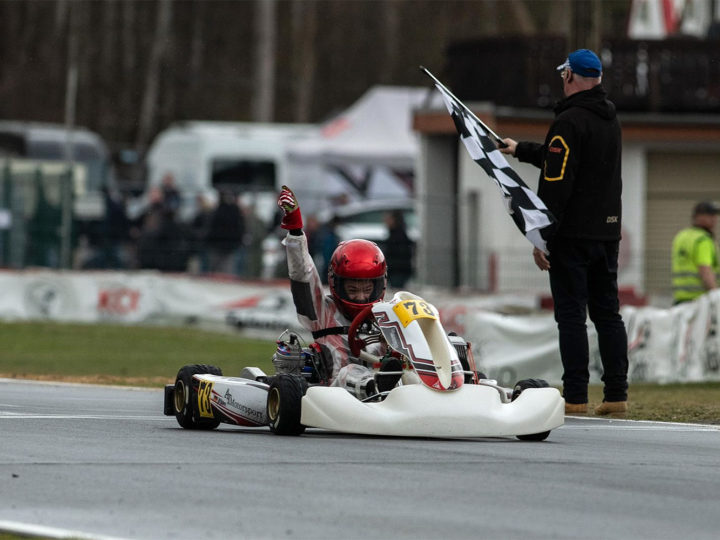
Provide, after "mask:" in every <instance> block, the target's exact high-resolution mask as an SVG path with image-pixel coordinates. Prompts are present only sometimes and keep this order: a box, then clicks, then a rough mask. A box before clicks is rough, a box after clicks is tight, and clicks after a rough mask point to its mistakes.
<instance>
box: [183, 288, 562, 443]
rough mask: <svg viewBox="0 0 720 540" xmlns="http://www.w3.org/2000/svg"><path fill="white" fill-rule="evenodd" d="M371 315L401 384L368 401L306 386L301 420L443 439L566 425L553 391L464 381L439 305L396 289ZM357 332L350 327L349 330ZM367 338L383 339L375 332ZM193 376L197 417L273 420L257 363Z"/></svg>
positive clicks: (246, 422)
mask: <svg viewBox="0 0 720 540" xmlns="http://www.w3.org/2000/svg"><path fill="white" fill-rule="evenodd" d="M372 317H373V318H374V322H375V325H376V327H377V329H379V331H380V334H381V335H382V339H383V340H384V341H385V343H386V344H387V346H388V350H390V351H392V352H393V354H397V355H399V357H401V358H403V359H405V369H404V372H403V374H402V378H401V382H400V383H399V385H398V386H395V387H394V388H393V389H392V390H390V391H389V392H387V393H386V394H384V399H382V400H378V399H370V400H366V401H361V400H359V399H358V398H357V397H355V396H354V395H353V394H351V393H350V392H348V390H347V389H345V388H343V387H338V386H324V385H317V386H310V387H309V388H307V391H306V393H305V395H303V396H302V399H301V400H300V398H299V396H298V397H297V399H298V402H297V405H296V406H295V407H297V406H299V408H300V418H299V423H300V424H302V425H304V426H306V427H312V428H320V429H326V430H330V431H335V432H341V433H354V434H364V435H380V436H399V437H440V438H458V437H507V436H521V437H522V436H532V435H538V434H544V435H545V436H547V433H546V432H549V431H551V430H553V429H555V428H557V427H559V426H561V425H563V423H564V419H565V401H564V399H563V398H562V396H561V395H560V392H559V391H558V390H557V389H555V388H550V387H543V388H535V387H530V388H527V387H525V388H523V389H522V391H521V392H520V394H519V395H517V393H513V390H512V389H507V388H502V387H499V386H497V384H496V383H495V381H492V380H488V379H482V380H480V381H478V384H470V383H464V379H465V377H466V375H467V374H468V373H469V372H468V373H466V372H465V371H463V366H462V363H461V361H460V357H459V356H458V353H457V351H456V348H455V346H454V345H453V343H452V342H451V341H450V339H449V338H448V335H447V333H446V332H445V330H444V328H443V327H442V324H441V323H440V320H439V315H438V312H437V310H436V309H435V307H434V306H432V305H431V304H429V303H427V302H426V301H424V300H423V299H422V298H420V297H418V296H415V295H413V294H411V293H408V292H404V291H401V292H398V293H396V294H395V296H394V297H393V298H392V300H390V301H389V302H378V303H377V304H374V305H373V306H372ZM356 319H357V320H362V317H361V316H358V318H356ZM353 324H355V323H353ZM354 333H355V330H353V329H352V327H351V330H350V332H349V334H353V335H354ZM370 335H371V336H373V335H374V336H375V338H376V339H380V338H379V334H378V333H377V332H376V333H374V334H372V333H371V334H370ZM348 339H351V340H353V339H355V337H354V336H353V337H351V336H349V337H348ZM463 343H464V342H463ZM360 357H361V359H363V358H364V359H365V360H366V361H368V362H369V363H371V364H373V363H374V364H380V363H381V362H380V361H381V360H382V358H380V357H374V356H372V355H371V354H369V353H366V352H365V351H362V352H361V355H360ZM465 360H467V359H465ZM473 365H474V364H473ZM474 369H475V368H474V367H471V371H472V370H474ZM396 373H397V372H396ZM386 374H387V372H386ZM379 375H382V373H380V374H379ZM194 377H195V379H197V380H198V381H199V389H198V400H199V401H198V409H199V412H200V416H203V417H208V418H212V417H214V416H215V413H214V412H213V411H215V412H217V413H221V414H220V417H221V418H222V421H224V422H230V423H234V424H236V425H242V426H263V425H267V424H268V422H269V421H270V420H269V418H268V413H267V409H266V405H267V402H268V391H269V389H270V386H268V384H265V382H261V381H266V380H267V379H266V375H265V374H264V373H263V372H262V371H261V370H259V369H258V368H245V369H244V370H243V372H242V373H241V376H240V377H223V376H219V375H211V374H195V375H194ZM513 395H514V396H515V399H512V397H513ZM295 410H297V409H295ZM543 438H544V437H540V438H536V439H535V440H542V439H543Z"/></svg>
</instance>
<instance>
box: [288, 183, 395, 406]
mask: <svg viewBox="0 0 720 540" xmlns="http://www.w3.org/2000/svg"><path fill="white" fill-rule="evenodd" d="M278 206H279V207H280V209H281V210H282V211H283V218H282V222H281V224H280V226H281V227H282V228H283V229H287V230H288V234H287V236H286V237H285V240H283V243H284V244H285V249H286V251H287V262H288V273H289V276H290V290H291V291H292V295H293V302H294V303H295V309H296V311H297V314H298V320H299V321H300V324H302V325H303V327H304V328H307V329H308V330H309V331H310V332H312V336H313V338H314V339H315V341H316V342H317V343H318V344H319V345H320V346H321V348H322V349H323V352H324V356H325V357H326V358H332V366H328V373H329V379H330V384H331V386H340V387H343V388H345V389H347V390H348V391H349V392H350V393H352V394H354V395H355V396H356V397H357V398H358V399H364V398H366V397H369V396H371V395H374V394H375V393H376V388H375V381H374V379H373V372H372V370H371V369H370V368H369V367H368V366H366V365H363V364H362V363H361V362H360V360H358V359H357V358H355V357H353V356H351V353H350V347H349V345H348V338H347V333H348V329H349V327H350V323H351V322H352V320H353V319H354V318H355V316H356V315H357V314H359V313H360V312H361V311H362V310H363V309H364V308H365V307H366V306H368V305H371V304H374V303H375V302H379V301H381V300H382V299H383V297H384V295H385V287H386V284H387V265H386V263H385V255H383V252H382V251H381V250H380V248H379V247H378V246H377V245H376V244H375V243H374V242H370V241H368V240H348V241H345V242H340V244H339V245H338V246H337V248H336V249H335V251H334V253H333V255H332V258H331V259H330V265H329V269H328V285H329V286H330V293H331V294H330V295H329V296H327V295H326V294H325V291H324V289H323V286H322V282H321V281H320V274H319V273H318V270H317V268H316V267H315V263H314V262H313V259H312V257H311V256H310V253H309V251H308V244H307V237H306V236H305V233H304V232H303V230H302V226H303V222H302V216H301V214H300V207H299V205H298V202H297V199H296V198H295V194H294V193H293V192H292V190H290V188H288V187H287V186H283V188H282V191H281V192H280V195H279V197H278ZM366 350H367V352H369V353H372V354H375V355H378V356H381V355H382V354H383V353H384V346H382V345H380V344H373V345H370V346H368V347H366ZM383 386H384V385H383ZM393 386H394V382H393ZM389 389H390V388H382V389H381V390H389Z"/></svg>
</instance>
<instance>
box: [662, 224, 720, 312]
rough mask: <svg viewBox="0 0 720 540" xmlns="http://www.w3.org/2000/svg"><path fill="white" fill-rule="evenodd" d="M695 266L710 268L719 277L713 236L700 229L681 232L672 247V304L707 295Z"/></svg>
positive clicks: (692, 228)
mask: <svg viewBox="0 0 720 540" xmlns="http://www.w3.org/2000/svg"><path fill="white" fill-rule="evenodd" d="M698 266H709V267H710V268H712V270H713V273H714V274H715V276H717V275H718V273H720V267H719V266H718V257H717V249H716V247H715V239H714V238H713V237H712V235H711V234H710V233H709V232H708V231H706V230H705V229H702V228H700V227H690V228H687V229H683V230H682V231H680V232H679V233H677V234H676V235H675V238H674V239H673V244H672V285H673V297H674V300H675V303H678V302H687V301H688V300H694V299H695V298H697V297H699V296H701V295H702V294H704V293H705V292H706V290H705V287H704V286H703V283H702V279H700V274H699V273H698Z"/></svg>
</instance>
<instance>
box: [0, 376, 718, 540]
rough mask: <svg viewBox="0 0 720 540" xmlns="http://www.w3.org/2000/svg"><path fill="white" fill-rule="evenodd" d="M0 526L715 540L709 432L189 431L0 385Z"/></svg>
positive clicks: (145, 393) (93, 531)
mask: <svg viewBox="0 0 720 540" xmlns="http://www.w3.org/2000/svg"><path fill="white" fill-rule="evenodd" d="M41 527H46V529H43V528H41ZM0 529H5V530H15V531H18V530H25V531H26V532H27V531H31V532H45V533H47V534H46V536H56V537H62V535H63V534H65V531H73V534H74V536H75V537H86V538H109V537H112V538H123V539H153V540H154V539H163V538H168V539H195V538H208V539H212V538H218V539H224V540H228V539H244V538H252V539H255V538H282V539H323V538H327V539H356V538H357V539H371V538H372V539H383V538H399V539H405V538H407V539H410V538H412V539H425V538H427V539H438V538H442V539H444V540H447V539H454V538H473V539H481V538H482V539H494V538H503V539H516V538H517V539H520V538H522V539H533V538H559V539H577V538H582V539H603V540H605V539H613V540H617V539H644V538H653V539H673V540H675V539H678V538H692V539H694V540H701V539H710V538H712V539H716V538H718V537H719V536H718V535H719V534H720V532H719V531H720V427H719V426H691V425H677V424H658V423H644V422H628V421H618V420H612V421H608V420H597V419H592V418H587V419H583V418H569V419H567V422H566V424H565V426H563V427H561V428H559V429H557V430H555V431H553V432H552V433H551V434H550V437H549V439H548V440H547V441H545V442H542V443H528V442H521V441H518V440H515V439H510V438H501V439H473V440H467V439H466V440H432V439H392V438H379V437H357V436H345V435H340V434H333V433H326V432H320V431H312V430H311V431H309V432H308V433H307V434H306V435H303V436H301V437H294V438H285V437H277V436H274V435H272V434H271V433H270V432H269V430H267V429H264V428H263V429H239V428H232V427H227V428H221V429H220V430H217V431H212V432H191V431H185V430H182V429H180V428H179V427H178V425H177V424H176V422H175V419H174V418H170V417H164V416H163V415H162V391H160V390H140V389H128V388H116V387H99V386H83V385H64V384H48V383H34V382H25V381H11V380H2V379H0Z"/></svg>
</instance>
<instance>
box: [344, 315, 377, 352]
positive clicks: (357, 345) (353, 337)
mask: <svg viewBox="0 0 720 540" xmlns="http://www.w3.org/2000/svg"><path fill="white" fill-rule="evenodd" d="M372 308H373V307H372V304H370V305H369V306H365V307H364V308H363V310H362V311H361V312H360V313H358V314H357V315H355V318H354V319H353V321H352V323H351V324H350V328H349V329H348V344H349V345H350V352H351V353H352V355H353V356H358V355H359V354H360V351H361V350H362V349H364V348H365V347H366V346H367V345H368V344H369V343H371V342H372V341H369V340H366V339H362V338H359V337H358V335H357V333H358V329H359V328H360V325H361V324H362V323H363V322H365V321H366V320H368V319H369V318H371V317H372Z"/></svg>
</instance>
